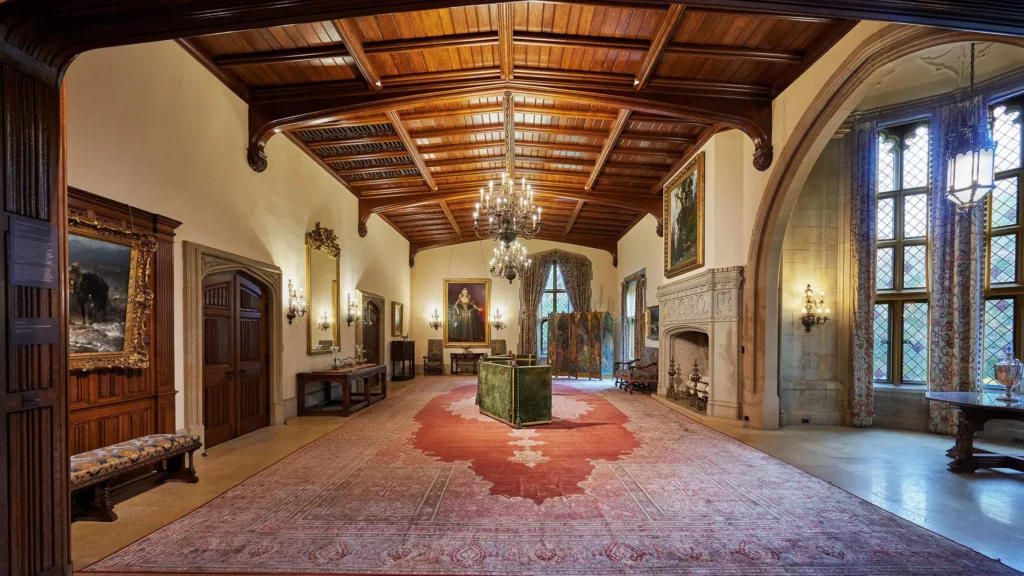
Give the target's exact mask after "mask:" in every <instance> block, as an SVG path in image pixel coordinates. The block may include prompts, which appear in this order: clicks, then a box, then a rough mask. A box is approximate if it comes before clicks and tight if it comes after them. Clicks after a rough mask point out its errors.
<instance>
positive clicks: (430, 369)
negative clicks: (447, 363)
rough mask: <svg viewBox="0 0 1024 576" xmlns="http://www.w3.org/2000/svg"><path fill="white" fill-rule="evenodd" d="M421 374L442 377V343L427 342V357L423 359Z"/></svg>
mask: <svg viewBox="0 0 1024 576" xmlns="http://www.w3.org/2000/svg"><path fill="white" fill-rule="evenodd" d="M423 374H424V375H427V374H440V375H442V376H444V341H443V340H427V355H426V356H424V357H423Z"/></svg>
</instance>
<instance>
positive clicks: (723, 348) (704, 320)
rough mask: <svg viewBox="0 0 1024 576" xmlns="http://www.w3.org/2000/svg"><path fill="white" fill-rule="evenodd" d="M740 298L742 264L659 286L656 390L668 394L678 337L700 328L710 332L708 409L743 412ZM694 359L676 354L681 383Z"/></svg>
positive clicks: (730, 413) (734, 415)
mask: <svg viewBox="0 0 1024 576" xmlns="http://www.w3.org/2000/svg"><path fill="white" fill-rule="evenodd" d="M742 303H743V267H742V266H732V267H729V268H712V269H708V270H705V271H703V272H701V273H699V274H694V275H692V276H688V277H686V278H683V279H682V280H679V281H677V282H672V283H670V284H663V285H661V286H659V287H658V305H659V306H660V308H661V310H660V312H661V318H660V327H659V340H658V346H659V348H660V350H659V358H660V362H659V371H660V374H659V378H658V394H662V395H664V394H665V392H666V391H667V390H668V385H669V376H668V369H669V360H670V359H672V350H673V340H674V337H675V336H676V335H679V334H682V333H684V332H702V333H704V334H706V335H707V337H708V356H707V366H706V367H705V374H704V378H705V379H706V380H707V381H709V382H710V383H711V386H710V387H709V389H708V392H709V396H708V408H707V410H708V414H709V415H711V416H719V417H724V418H733V419H736V418H739V398H740V366H741V356H740V351H741V344H742V333H741V331H740V321H741V316H742ZM693 360H694V359H693V358H675V363H676V375H675V380H676V386H677V387H680V386H682V385H683V380H685V379H686V377H687V375H688V374H689V369H690V366H691V365H692V364H693Z"/></svg>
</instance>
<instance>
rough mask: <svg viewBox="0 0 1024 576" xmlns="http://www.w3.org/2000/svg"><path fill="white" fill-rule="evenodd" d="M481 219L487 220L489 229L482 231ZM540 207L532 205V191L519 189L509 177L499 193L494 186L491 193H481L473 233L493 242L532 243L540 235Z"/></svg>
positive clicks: (491, 187)
mask: <svg viewBox="0 0 1024 576" xmlns="http://www.w3.org/2000/svg"><path fill="white" fill-rule="evenodd" d="M481 215H483V216H486V217H487V228H486V229H485V230H481V229H480V217H481ZM540 225H541V207H540V206H536V205H534V203H533V190H532V189H531V188H530V187H529V186H527V185H526V178H523V179H522V184H520V185H519V186H516V183H515V181H514V180H512V179H511V178H509V176H508V174H502V175H501V186H500V187H498V189H497V190H495V188H494V182H490V183H488V190H487V192H486V193H484V189H483V188H481V189H480V202H478V203H477V204H476V209H475V210H474V211H473V231H474V232H476V235H477V237H478V238H490V239H492V240H498V241H500V242H502V243H504V244H510V243H512V242H514V241H515V240H516V238H525V239H527V240H529V239H530V238H533V237H534V236H536V235H537V232H540Z"/></svg>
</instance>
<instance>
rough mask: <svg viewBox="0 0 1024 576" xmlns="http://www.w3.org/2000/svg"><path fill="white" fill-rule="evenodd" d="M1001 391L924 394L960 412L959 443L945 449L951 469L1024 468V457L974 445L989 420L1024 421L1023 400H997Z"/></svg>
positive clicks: (965, 470) (966, 470)
mask: <svg viewBox="0 0 1024 576" xmlns="http://www.w3.org/2000/svg"><path fill="white" fill-rule="evenodd" d="M996 396H999V393H992V392H989V393H984V392H983V393H981V394H978V393H976V392H928V393H927V394H925V398H927V399H929V400H933V401H935V402H944V403H946V404H951V405H952V406H953V407H954V409H955V410H956V412H957V414H958V421H957V426H958V429H957V435H956V444H955V445H954V446H953V447H952V448H950V449H949V450H948V451H946V455H947V456H949V457H950V458H952V459H953V461H952V462H950V463H949V466H948V467H947V468H948V469H949V470H950V471H951V472H965V473H968V474H970V473H973V472H974V471H975V470H977V469H978V468H1010V469H1012V470H1017V471H1020V472H1024V458H1022V457H1020V456H1009V455H1005V454H995V453H992V452H989V451H988V450H982V449H980V448H977V449H976V448H975V447H974V433H975V432H980V431H982V430H984V429H985V423H986V422H988V421H989V420H1017V421H1018V422H1024V403H1018V404H1005V403H1003V402H1000V401H998V400H996Z"/></svg>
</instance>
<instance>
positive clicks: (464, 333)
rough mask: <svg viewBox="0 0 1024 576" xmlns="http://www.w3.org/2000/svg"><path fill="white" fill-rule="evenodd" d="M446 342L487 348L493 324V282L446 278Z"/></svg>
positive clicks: (446, 344)
mask: <svg viewBox="0 0 1024 576" xmlns="http://www.w3.org/2000/svg"><path fill="white" fill-rule="evenodd" d="M443 295H444V303H445V307H444V310H445V312H444V314H445V316H444V345H445V346H452V347H454V346H460V347H464V348H470V347H487V346H490V343H491V325H490V324H489V323H488V322H487V318H488V317H489V316H488V314H489V313H490V311H489V307H490V304H491V281H490V280H489V279H486V278H454V279H446V280H445V281H444V291H443Z"/></svg>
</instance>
